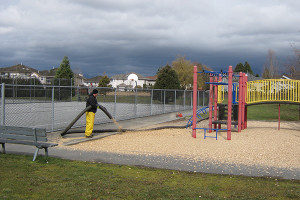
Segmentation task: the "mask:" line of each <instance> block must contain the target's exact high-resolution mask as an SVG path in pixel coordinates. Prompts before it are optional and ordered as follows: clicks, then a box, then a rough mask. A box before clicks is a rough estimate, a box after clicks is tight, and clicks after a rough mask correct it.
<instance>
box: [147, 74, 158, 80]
mask: <svg viewBox="0 0 300 200" xmlns="http://www.w3.org/2000/svg"><path fill="white" fill-rule="evenodd" d="M146 78H148V79H149V80H153V81H156V79H157V75H155V76H146Z"/></svg>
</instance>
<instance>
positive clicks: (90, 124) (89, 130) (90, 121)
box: [85, 89, 99, 138]
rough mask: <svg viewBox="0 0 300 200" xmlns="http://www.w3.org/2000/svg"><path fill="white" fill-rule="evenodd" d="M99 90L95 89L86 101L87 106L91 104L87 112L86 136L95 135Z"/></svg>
mask: <svg viewBox="0 0 300 200" xmlns="http://www.w3.org/2000/svg"><path fill="white" fill-rule="evenodd" d="M97 96H98V90H96V89H94V90H93V92H92V93H91V94H90V95H89V98H88V99H87V101H86V107H88V106H91V109H89V110H88V111H87V112H86V128H85V137H86V138H92V137H93V129H94V121H95V113H96V112H97V107H98V106H99V105H98V102H97Z"/></svg>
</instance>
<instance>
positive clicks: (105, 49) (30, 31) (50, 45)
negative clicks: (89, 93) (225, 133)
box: [0, 0, 300, 76]
mask: <svg viewBox="0 0 300 200" xmlns="http://www.w3.org/2000/svg"><path fill="white" fill-rule="evenodd" d="M299 30H300V1H299V0H226V1H223V0H1V4H0V42H1V48H0V67H8V66H12V65H15V64H18V63H22V64H24V65H27V66H29V67H32V68H35V69H38V70H49V69H51V68H52V67H59V65H60V63H61V61H62V59H63V57H64V56H68V57H69V60H70V64H71V67H72V70H73V72H76V73H78V72H81V73H83V74H85V75H86V76H97V75H103V73H104V72H105V73H106V74H107V75H108V76H112V75H115V74H123V73H129V72H137V73H140V74H142V75H144V76H152V75H155V74H156V72H157V69H158V68H159V67H161V66H165V65H166V64H168V63H169V64H171V63H172V61H174V60H175V59H176V57H177V56H178V55H182V56H185V57H186V59H188V60H190V61H191V62H199V63H202V64H205V65H207V66H209V67H212V68H213V69H214V70H220V69H227V68H228V66H229V65H232V66H233V67H235V66H236V64H238V63H239V62H242V63H244V62H245V61H248V62H249V64H250V65H251V67H252V69H253V71H254V73H258V74H261V72H262V67H263V65H264V63H265V61H266V59H267V53H268V50H269V49H271V50H273V51H274V52H275V53H276V57H277V59H278V61H279V63H280V64H281V65H284V64H285V63H287V62H288V61H289V59H291V57H292V56H293V50H292V48H291V44H292V45H294V46H295V47H297V48H300V32H299Z"/></svg>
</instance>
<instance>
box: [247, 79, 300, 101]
mask: <svg viewBox="0 0 300 200" xmlns="http://www.w3.org/2000/svg"><path fill="white" fill-rule="evenodd" d="M299 87H300V81H299V80H290V79H264V80H256V81H249V82H248V83H247V100H246V102H247V104H251V103H258V102H267V101H276V102H297V103H299V102H300V89H299Z"/></svg>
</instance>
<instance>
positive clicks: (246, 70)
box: [233, 61, 253, 75]
mask: <svg viewBox="0 0 300 200" xmlns="http://www.w3.org/2000/svg"><path fill="white" fill-rule="evenodd" d="M233 71H234V72H244V73H248V74H252V75H253V71H252V69H251V66H250V64H249V63H248V62H247V61H246V62H245V64H244V65H243V64H242V63H239V64H237V65H236V67H235V69H234V70H233Z"/></svg>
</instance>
